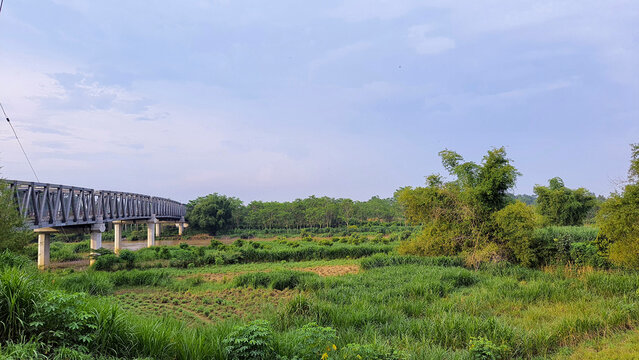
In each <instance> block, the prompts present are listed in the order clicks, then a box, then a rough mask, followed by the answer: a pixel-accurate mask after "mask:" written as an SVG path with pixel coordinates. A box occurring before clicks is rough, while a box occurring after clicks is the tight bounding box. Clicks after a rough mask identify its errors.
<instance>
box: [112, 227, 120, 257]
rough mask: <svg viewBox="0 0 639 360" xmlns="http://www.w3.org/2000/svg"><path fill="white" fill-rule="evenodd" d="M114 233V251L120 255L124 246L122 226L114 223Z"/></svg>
mask: <svg viewBox="0 0 639 360" xmlns="http://www.w3.org/2000/svg"><path fill="white" fill-rule="evenodd" d="M113 232H114V233H115V239H114V244H113V251H114V252H115V253H116V254H119V253H120V247H121V246H122V224H120V223H116V222H113Z"/></svg>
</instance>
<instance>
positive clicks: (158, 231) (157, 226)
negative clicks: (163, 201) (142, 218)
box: [155, 223, 162, 236]
mask: <svg viewBox="0 0 639 360" xmlns="http://www.w3.org/2000/svg"><path fill="white" fill-rule="evenodd" d="M161 233H162V224H161V223H156V224H155V236H160V234H161Z"/></svg>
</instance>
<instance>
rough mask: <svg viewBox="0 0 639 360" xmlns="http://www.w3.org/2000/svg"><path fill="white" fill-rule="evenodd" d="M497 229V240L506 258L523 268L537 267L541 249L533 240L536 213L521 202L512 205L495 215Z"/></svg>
mask: <svg viewBox="0 0 639 360" xmlns="http://www.w3.org/2000/svg"><path fill="white" fill-rule="evenodd" d="M493 220H494V221H495V225H496V227H497V229H496V231H495V238H496V242H497V244H499V245H500V248H501V250H502V251H503V252H505V255H506V257H507V258H508V259H509V260H511V261H513V262H517V263H519V264H521V265H523V266H531V265H536V264H537V263H538V259H537V253H538V249H539V247H540V245H539V244H537V243H535V242H534V241H533V240H534V238H533V231H534V229H535V213H534V210H533V209H532V207H531V206H528V205H526V204H524V203H523V202H521V201H517V202H515V203H512V204H510V205H508V206H506V207H504V208H503V209H501V210H499V211H497V212H495V213H494V214H493Z"/></svg>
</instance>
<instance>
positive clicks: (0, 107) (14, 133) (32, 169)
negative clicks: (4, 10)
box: [0, 0, 40, 182]
mask: <svg viewBox="0 0 639 360" xmlns="http://www.w3.org/2000/svg"><path fill="white" fill-rule="evenodd" d="M0 1H2V0H0ZM0 109H2V113H3V114H4V117H5V119H7V123H8V124H9V126H10V127H11V130H13V135H14V136H15V137H16V140H18V145H20V149H22V153H23V154H24V157H25V159H27V163H29V167H30V168H31V171H32V172H33V176H35V178H36V180H38V182H40V178H38V174H36V171H35V169H34V168H33V165H32V164H31V160H29V156H28V155H27V152H26V151H25V150H24V146H22V142H21V141H20V138H19V137H18V133H17V132H16V129H15V128H14V127H13V124H12V123H11V120H9V116H8V115H7V112H6V111H5V110H4V106H2V103H0Z"/></svg>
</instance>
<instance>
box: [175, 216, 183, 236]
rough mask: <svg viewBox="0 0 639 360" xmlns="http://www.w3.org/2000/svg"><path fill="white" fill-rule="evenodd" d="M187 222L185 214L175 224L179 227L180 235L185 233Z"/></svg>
mask: <svg viewBox="0 0 639 360" xmlns="http://www.w3.org/2000/svg"><path fill="white" fill-rule="evenodd" d="M185 222H186V220H184V216H182V217H181V218H180V221H178V223H177V224H175V226H177V228H178V235H180V236H182V234H183V233H184V223H185Z"/></svg>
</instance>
